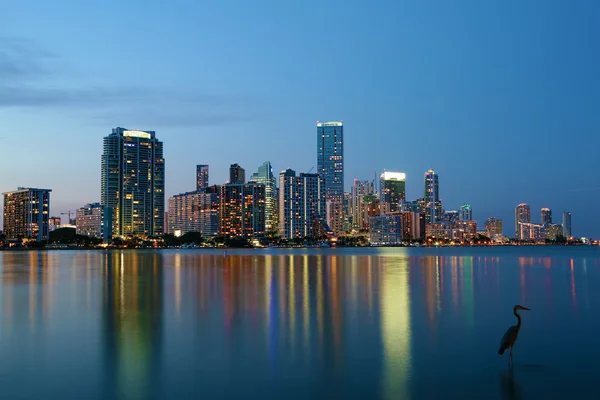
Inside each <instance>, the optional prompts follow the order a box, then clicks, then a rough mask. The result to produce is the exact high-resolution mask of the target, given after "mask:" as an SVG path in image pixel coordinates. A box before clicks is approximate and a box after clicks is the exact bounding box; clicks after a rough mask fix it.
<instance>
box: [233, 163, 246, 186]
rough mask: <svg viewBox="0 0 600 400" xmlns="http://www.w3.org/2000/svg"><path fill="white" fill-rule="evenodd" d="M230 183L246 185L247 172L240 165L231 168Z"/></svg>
mask: <svg viewBox="0 0 600 400" xmlns="http://www.w3.org/2000/svg"><path fill="white" fill-rule="evenodd" d="M229 183H246V170H245V169H244V168H242V167H240V166H239V165H238V164H231V166H230V167H229Z"/></svg>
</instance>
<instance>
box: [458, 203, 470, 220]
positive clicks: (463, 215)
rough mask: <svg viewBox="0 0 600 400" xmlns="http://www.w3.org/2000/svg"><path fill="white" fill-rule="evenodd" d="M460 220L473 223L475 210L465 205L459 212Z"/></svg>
mask: <svg viewBox="0 0 600 400" xmlns="http://www.w3.org/2000/svg"><path fill="white" fill-rule="evenodd" d="M458 219H459V220H461V221H471V220H472V219H473V209H472V208H471V205H470V204H463V205H462V206H460V209H459V210H458Z"/></svg>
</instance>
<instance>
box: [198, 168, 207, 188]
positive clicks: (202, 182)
mask: <svg viewBox="0 0 600 400" xmlns="http://www.w3.org/2000/svg"><path fill="white" fill-rule="evenodd" d="M207 187H208V165H206V164H200V165H196V190H203V189H206V188H207Z"/></svg>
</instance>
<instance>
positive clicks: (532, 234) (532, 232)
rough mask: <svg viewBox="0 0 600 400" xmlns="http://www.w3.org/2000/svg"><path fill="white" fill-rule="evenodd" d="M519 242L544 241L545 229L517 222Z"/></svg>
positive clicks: (541, 226)
mask: <svg viewBox="0 0 600 400" xmlns="http://www.w3.org/2000/svg"><path fill="white" fill-rule="evenodd" d="M517 237H518V238H519V240H545V239H546V227H545V226H544V225H541V224H532V223H531V222H519V233H518V236H517Z"/></svg>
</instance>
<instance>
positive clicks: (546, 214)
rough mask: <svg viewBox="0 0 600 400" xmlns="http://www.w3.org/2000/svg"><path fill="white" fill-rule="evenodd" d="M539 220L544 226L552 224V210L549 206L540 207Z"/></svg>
mask: <svg viewBox="0 0 600 400" xmlns="http://www.w3.org/2000/svg"><path fill="white" fill-rule="evenodd" d="M540 217H541V218H540V221H541V223H542V225H544V226H550V225H552V210H551V209H549V208H542V209H541V210H540Z"/></svg>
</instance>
